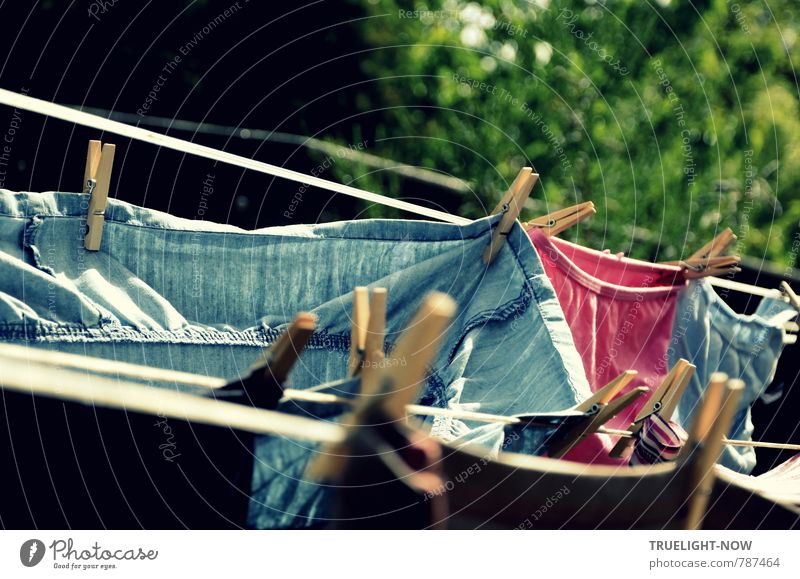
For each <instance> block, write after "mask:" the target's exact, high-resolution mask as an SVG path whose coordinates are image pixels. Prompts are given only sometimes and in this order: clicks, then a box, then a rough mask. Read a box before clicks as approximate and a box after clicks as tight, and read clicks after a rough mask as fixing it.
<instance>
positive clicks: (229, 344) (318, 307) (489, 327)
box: [0, 191, 591, 527]
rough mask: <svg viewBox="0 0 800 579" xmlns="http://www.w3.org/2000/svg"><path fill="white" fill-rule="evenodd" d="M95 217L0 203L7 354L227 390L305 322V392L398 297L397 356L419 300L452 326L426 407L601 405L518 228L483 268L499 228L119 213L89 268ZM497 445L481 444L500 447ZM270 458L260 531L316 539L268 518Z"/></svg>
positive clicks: (304, 521) (301, 381)
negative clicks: (72, 359) (308, 321)
mask: <svg viewBox="0 0 800 579" xmlns="http://www.w3.org/2000/svg"><path fill="white" fill-rule="evenodd" d="M87 199H88V195H84V194H69V193H13V192H10V191H0V224H2V229H0V231H1V232H2V233H0V252H1V253H0V305H2V315H1V317H0V321H1V322H2V323H0V339H1V340H4V341H11V342H23V343H26V344H28V345H33V346H38V347H44V348H51V349H56V350H60V351H65V352H72V353H80V354H88V355H92V356H96V357H100V358H107V359H113V360H119V361H126V362H133V363H139V364H144V365H149V366H155V367H161V368H169V369H175V370H183V371H189V372H195V373H201V374H207V375H211V376H223V377H227V378H230V379H234V378H237V377H240V376H242V375H243V374H244V373H245V372H246V371H247V369H248V368H249V366H250V364H251V362H252V361H253V360H254V359H255V358H256V357H257V355H258V354H259V353H260V352H261V350H262V349H263V348H264V347H266V346H268V345H269V344H271V343H272V342H274V341H275V339H276V338H277V337H278V336H279V335H280V333H281V332H282V331H283V329H285V327H286V326H287V324H288V323H289V322H290V321H291V319H292V317H293V316H294V314H295V313H296V312H298V311H308V312H311V313H312V314H314V315H316V317H317V318H318V325H317V327H318V331H317V332H315V333H314V335H313V336H311V338H310V339H309V341H308V344H307V346H306V350H305V351H304V352H303V355H302V357H301V360H300V362H298V363H297V364H296V365H295V367H294V368H293V370H292V373H291V374H290V377H289V383H290V385H291V386H292V387H294V388H307V387H309V386H311V385H315V384H319V383H321V382H327V381H330V380H336V379H340V378H341V377H343V376H345V375H346V372H347V362H348V350H349V346H350V326H351V320H350V312H351V311H352V300H353V288H354V287H356V286H359V285H373V286H376V287H377V286H381V287H386V288H388V291H389V299H388V304H389V308H388V311H387V321H386V336H387V342H388V343H389V344H391V343H393V342H394V340H395V339H396V337H397V335H398V332H399V331H400V330H401V329H403V328H404V327H405V326H406V324H407V323H408V321H409V320H410V319H411V316H412V314H413V312H414V311H415V310H416V308H417V306H418V305H419V302H420V300H421V299H422V295H423V293H424V291H423V290H439V291H444V292H446V293H449V294H450V295H452V296H453V297H454V299H455V300H456V302H457V304H458V315H457V317H456V319H455V320H454V322H453V324H452V327H451V328H450V329H449V332H448V334H447V336H446V338H445V341H444V343H443V347H442V349H441V353H440V354H439V356H438V357H437V359H436V361H435V364H434V366H433V368H432V370H431V373H430V377H429V379H428V381H427V388H426V389H425V390H424V393H423V395H422V400H421V403H422V404H424V405H427V406H436V407H450V408H453V409H460V410H477V411H482V412H489V413H493V414H503V415H510V414H522V413H530V412H550V411H559V410H563V409H565V408H570V407H572V406H574V405H576V404H577V403H579V402H581V401H582V400H584V399H586V398H587V397H588V396H590V394H591V392H590V390H589V386H588V384H587V382H586V378H585V375H584V372H583V369H582V367H581V363H580V360H579V357H578V355H577V353H576V351H575V347H574V344H573V342H572V338H571V335H570V332H569V328H568V327H567V325H566V323H565V321H564V318H563V313H562V312H561V308H560V307H559V305H558V302H557V300H556V297H555V293H554V291H553V288H552V285H551V284H550V282H549V281H548V280H547V277H546V275H545V273H544V270H543V269H542V267H541V263H540V261H539V259H538V257H537V255H536V252H535V251H533V248H532V247H531V245H530V243H529V242H528V240H527V238H526V236H525V233H524V231H523V230H522V229H521V227H519V225H515V226H514V229H513V230H512V231H511V232H510V234H509V235H508V236H507V241H506V242H505V243H504V244H503V246H502V248H501V250H500V252H499V254H498V255H497V258H496V259H495V260H494V262H493V263H492V265H491V267H488V268H487V267H486V266H485V264H484V262H483V259H482V256H483V253H484V251H485V249H486V247H487V246H488V245H489V240H490V238H491V236H492V231H493V227H494V226H496V224H497V223H498V221H499V220H500V219H501V217H502V216H501V215H496V216H492V217H487V218H485V219H481V220H478V221H475V222H472V223H470V224H469V225H465V226H457V225H451V224H443V223H431V222H421V221H402V220H368V221H355V222H340V223H331V224H324V225H309V226H306V225H297V226H289V227H276V228H269V229H263V230H258V231H244V230H241V229H239V228H236V227H233V226H229V225H222V224H214V223H209V222H203V221H195V220H187V219H180V218H176V217H173V216H170V215H168V214H164V213H161V212H157V211H152V210H148V209H144V208H140V207H136V206H133V205H130V204H127V203H123V202H119V201H116V200H114V199H109V200H108V207H107V209H106V214H105V223H104V226H103V237H102V244H101V246H100V250H99V251H97V252H87V251H86V250H85V249H84V247H83V235H84V225H85V221H86V210H87ZM386 363H387V364H402V363H403V361H402V360H392V359H391V356H389V357H388V358H387V360H386ZM430 425H431V429H432V432H433V433H434V435H436V436H437V437H439V438H441V439H443V440H463V441H468V440H470V433H472V432H473V430H474V429H475V426H476V425H474V424H469V423H466V422H464V421H460V420H455V419H453V418H451V417H435V418H433V419H431V420H430ZM497 436H499V437H500V438H499V439H497V438H495V439H494V440H491V441H486V442H487V444H490V445H497V444H502V442H499V441H500V440H502V436H503V433H502V431H499V433H498V434H497ZM265 440H266V439H265V438H263V437H258V438H257V440H256V443H255V454H256V458H255V467H254V475H253V477H254V479H253V480H254V486H253V490H252V497H253V498H252V502H251V509H250V521H251V523H252V525H253V526H258V527H282V526H309V525H314V524H317V523H318V520H316V519H315V517H314V516H310V517H309V516H307V513H305V512H304V511H302V509H300V510H296V511H294V512H291V511H289V510H288V509H286V508H285V505H283V504H281V503H280V501H279V500H278V502H276V503H274V504H273V502H272V499H273V495H272V493H271V490H270V486H271V483H270V484H267V485H266V486H265V485H264V484H262V482H263V476H265V475H264V473H266V472H270V473H271V472H276V473H278V476H285V477H286V478H287V480H290V478H289V475H282V474H280V473H281V471H280V468H278V469H275V467H274V465H273V462H272V461H273V460H274V457H273V456H272V455H271V454H270V452H269V450H270V449H271V447H269V445H266V446H267V447H268V448H267V449H266V450H264V451H263V452H262V446H263V445H265V442H264V441H265ZM270 469H272V470H270ZM280 498H281V497H279V499H280Z"/></svg>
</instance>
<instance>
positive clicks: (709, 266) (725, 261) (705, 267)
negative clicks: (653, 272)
mask: <svg viewBox="0 0 800 579" xmlns="http://www.w3.org/2000/svg"><path fill="white" fill-rule="evenodd" d="M740 261H741V258H740V257H739V256H738V255H728V256H719V257H709V258H706V259H688V260H680V261H677V262H668V263H670V264H671V265H677V266H679V267H682V268H683V270H684V277H685V278H686V279H700V278H703V277H708V276H712V275H713V276H725V275H730V274H734V273H739V272H740V271H742V270H741V268H740V267H739V262H740Z"/></svg>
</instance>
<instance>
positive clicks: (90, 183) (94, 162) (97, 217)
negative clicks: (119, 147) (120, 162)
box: [83, 141, 116, 251]
mask: <svg viewBox="0 0 800 579" xmlns="http://www.w3.org/2000/svg"><path fill="white" fill-rule="evenodd" d="M115 151H116V146H115V145H112V144H110V143H106V144H105V145H102V148H101V144H100V141H89V150H88V152H87V154H86V169H85V170H84V173H83V192H84V193H89V194H91V196H92V198H91V200H90V201H89V214H88V216H87V218H86V225H87V227H88V229H89V230H88V231H87V233H86V237H85V238H84V241H83V245H84V247H85V248H86V249H88V250H89V251H98V250H99V249H100V241H101V240H102V238H103V223H104V222H105V212H106V206H107V205H108V190H109V188H110V186H111V168H112V166H113V165H114V152H115Z"/></svg>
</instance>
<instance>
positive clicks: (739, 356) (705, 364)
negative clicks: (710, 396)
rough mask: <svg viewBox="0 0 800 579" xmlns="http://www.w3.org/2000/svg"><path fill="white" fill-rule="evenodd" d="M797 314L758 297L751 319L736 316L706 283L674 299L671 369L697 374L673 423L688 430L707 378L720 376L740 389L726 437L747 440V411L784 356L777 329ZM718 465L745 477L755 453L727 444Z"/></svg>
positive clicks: (749, 436) (777, 302) (750, 431)
mask: <svg viewBox="0 0 800 579" xmlns="http://www.w3.org/2000/svg"><path fill="white" fill-rule="evenodd" d="M796 315H797V312H796V311H795V310H794V308H792V307H791V306H790V305H789V304H786V303H784V302H782V301H780V300H776V299H773V298H763V299H762V300H761V302H760V303H759V305H758V308H757V310H756V312H755V313H754V314H753V315H750V316H746V315H742V314H738V313H736V312H734V311H733V310H731V308H730V307H729V306H728V305H727V304H726V303H725V302H724V301H722V298H720V297H719V295H717V293H716V292H715V291H714V288H713V287H711V284H709V283H708V282H706V281H702V280H700V281H693V282H691V283H690V284H689V285H688V286H687V288H686V289H685V290H683V291H682V292H681V294H680V297H679V298H678V305H677V308H676V310H675V322H674V324H673V328H672V341H671V343H670V347H669V349H668V356H669V364H670V366H673V365H675V363H676V362H677V361H678V360H679V359H680V358H686V359H687V360H689V361H690V362H691V363H692V364H695V365H696V366H697V371H696V373H695V375H694V376H693V377H692V380H691V381H690V382H689V385H688V386H687V387H686V390H685V391H684V393H683V396H681V399H680V402H679V403H678V408H677V411H676V413H675V421H676V422H678V424H680V425H681V426H683V427H684V428H687V429H688V428H690V426H691V423H692V419H693V418H694V413H695V411H696V409H698V408H699V407H700V402H701V400H702V397H703V393H704V392H705V390H706V386H707V385H708V382H709V380H710V379H711V374H712V373H714V372H724V373H725V374H727V375H728V377H729V378H739V379H741V380H743V381H744V384H745V388H744V391H743V392H742V394H741V396H740V398H739V404H738V407H737V412H736V414H735V416H734V419H733V426H732V427H731V431H730V433H729V434H728V437H729V438H731V439H735V440H752V438H753V421H752V419H751V412H750V408H751V407H752V405H753V404H754V403H755V401H756V400H758V399H759V397H761V396H762V395H763V394H764V392H765V390H766V389H767V387H768V386H769V384H770V382H772V378H773V377H774V376H775V370H776V368H777V365H778V358H779V357H780V355H781V352H782V351H783V329H782V327H783V325H784V323H785V322H787V321H789V320H790V319H792V318H794V317H795V316H796ZM719 462H720V464H723V465H725V466H726V467H728V468H730V469H733V470H735V471H737V472H741V473H747V474H749V473H750V472H751V471H752V470H753V468H754V467H755V465H756V453H755V449H754V448H751V447H742V446H727V445H726V446H725V447H724V449H723V452H722V457H721V458H720V460H719Z"/></svg>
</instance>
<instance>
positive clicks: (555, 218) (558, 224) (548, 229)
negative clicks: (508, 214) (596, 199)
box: [522, 201, 597, 237]
mask: <svg viewBox="0 0 800 579" xmlns="http://www.w3.org/2000/svg"><path fill="white" fill-rule="evenodd" d="M595 213H597V209H595V207H594V203H592V202H591V201H587V202H586V203H579V204H578V205H573V206H572V207H566V208H564V209H559V210H558V211H553V212H552V213H548V214H547V215H542V216H541V217H537V218H536V219H531V220H530V221H527V222H525V223H523V224H522V226H523V227H524V228H525V230H526V231H530V230H531V229H534V228H536V229H541V230H542V232H543V233H544V234H545V235H546V236H547V237H553V236H555V235H558V234H559V233H561V232H562V231H564V230H566V229H569V228H570V227H572V226H573V225H576V224H578V223H580V222H581V221H583V220H584V219H586V218H587V217H590V216H592V215H594V214H595Z"/></svg>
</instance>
